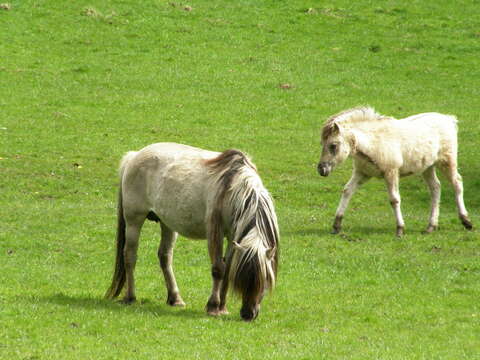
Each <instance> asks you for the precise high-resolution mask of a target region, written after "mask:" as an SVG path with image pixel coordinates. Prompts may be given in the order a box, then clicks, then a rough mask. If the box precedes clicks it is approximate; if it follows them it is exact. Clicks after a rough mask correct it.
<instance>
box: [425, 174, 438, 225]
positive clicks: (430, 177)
mask: <svg viewBox="0 0 480 360" xmlns="http://www.w3.org/2000/svg"><path fill="white" fill-rule="evenodd" d="M422 176H423V178H424V179H425V182H426V183H427V185H428V188H429V190H430V195H431V197H432V209H431V212H430V221H429V222H428V227H427V230H426V232H427V233H431V232H432V231H434V230H436V229H437V228H438V215H439V213H440V194H441V186H440V181H439V180H438V177H437V174H436V173H435V167H434V166H431V167H429V168H428V169H427V170H425V171H424V172H423V174H422Z"/></svg>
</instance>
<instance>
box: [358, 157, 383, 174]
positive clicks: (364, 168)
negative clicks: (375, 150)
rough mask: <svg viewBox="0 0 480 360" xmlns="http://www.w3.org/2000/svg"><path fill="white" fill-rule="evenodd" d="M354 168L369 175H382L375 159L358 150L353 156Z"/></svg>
mask: <svg viewBox="0 0 480 360" xmlns="http://www.w3.org/2000/svg"><path fill="white" fill-rule="evenodd" d="M354 163H355V169H356V170H358V171H360V172H361V173H363V174H365V175H368V176H371V177H378V178H381V177H383V171H382V170H381V169H380V168H379V167H378V165H377V164H376V162H375V160H373V159H372V158H371V157H369V156H368V155H367V154H365V153H363V152H361V151H358V152H357V153H356V154H355V157H354Z"/></svg>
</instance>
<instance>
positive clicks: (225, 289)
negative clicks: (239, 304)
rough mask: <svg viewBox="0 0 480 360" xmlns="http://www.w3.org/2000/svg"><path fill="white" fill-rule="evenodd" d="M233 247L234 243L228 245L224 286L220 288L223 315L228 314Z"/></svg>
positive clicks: (220, 306)
mask: <svg viewBox="0 0 480 360" xmlns="http://www.w3.org/2000/svg"><path fill="white" fill-rule="evenodd" d="M232 255H233V246H232V243H231V242H229V243H228V247H227V251H226V255H225V274H224V276H223V281H222V286H221V288H220V305H219V308H220V312H221V313H222V314H228V310H227V306H226V304H227V292H228V277H229V273H230V265H231V263H232Z"/></svg>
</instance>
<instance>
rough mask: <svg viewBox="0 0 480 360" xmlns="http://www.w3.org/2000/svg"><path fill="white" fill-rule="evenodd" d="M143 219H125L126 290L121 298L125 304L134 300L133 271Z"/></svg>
mask: <svg viewBox="0 0 480 360" xmlns="http://www.w3.org/2000/svg"><path fill="white" fill-rule="evenodd" d="M144 221H145V219H143V220H142V221H136V222H129V221H128V220H127V221H126V230H125V248H124V250H123V251H124V259H125V272H126V280H127V290H126V292H125V296H124V298H123V302H124V303H125V304H130V303H132V302H134V301H135V299H136V298H135V278H134V276H133V274H134V271H135V265H136V263H137V250H138V239H139V237H140V231H141V229H142V225H143V222H144Z"/></svg>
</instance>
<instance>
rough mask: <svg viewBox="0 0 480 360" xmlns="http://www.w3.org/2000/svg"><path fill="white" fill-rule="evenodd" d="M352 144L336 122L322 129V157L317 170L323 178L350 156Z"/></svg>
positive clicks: (328, 123) (327, 124) (329, 122)
mask: <svg viewBox="0 0 480 360" xmlns="http://www.w3.org/2000/svg"><path fill="white" fill-rule="evenodd" d="M350 152H351V144H350V142H349V141H348V140H347V139H346V137H345V131H344V130H343V129H342V128H341V126H340V125H338V124H337V123H336V122H335V121H328V122H327V123H326V124H325V126H324V127H323V129H322V155H321V157H320V162H319V163H318V166H317V170H318V173H319V174H320V175H321V176H328V175H329V174H330V172H332V170H333V169H334V168H335V167H336V166H337V165H339V164H341V163H342V162H343V161H345V159H346V158H347V157H348V156H349V155H350Z"/></svg>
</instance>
